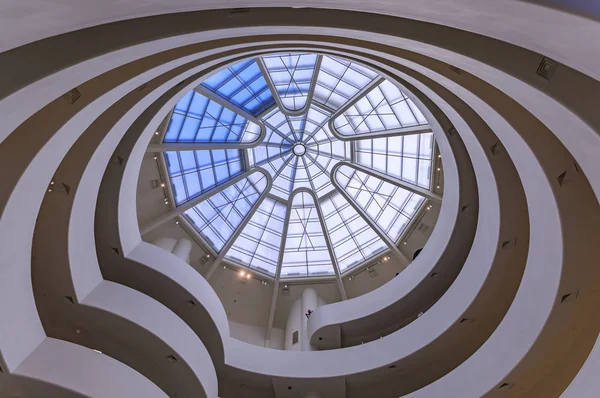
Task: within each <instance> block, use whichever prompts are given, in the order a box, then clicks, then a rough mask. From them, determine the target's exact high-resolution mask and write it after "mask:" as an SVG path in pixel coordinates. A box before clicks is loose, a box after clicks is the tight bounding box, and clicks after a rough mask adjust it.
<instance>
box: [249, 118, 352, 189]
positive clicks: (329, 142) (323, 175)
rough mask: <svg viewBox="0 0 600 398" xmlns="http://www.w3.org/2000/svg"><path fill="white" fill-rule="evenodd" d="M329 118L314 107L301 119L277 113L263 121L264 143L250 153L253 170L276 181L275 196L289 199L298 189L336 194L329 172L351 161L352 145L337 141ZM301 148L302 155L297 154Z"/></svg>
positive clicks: (274, 186)
mask: <svg viewBox="0 0 600 398" xmlns="http://www.w3.org/2000/svg"><path fill="white" fill-rule="evenodd" d="M329 117H330V114H329V113H328V112H327V111H324V110H322V109H320V108H317V107H315V106H311V107H310V108H309V109H308V111H307V113H306V114H304V115H302V116H287V115H285V114H284V113H283V112H281V110H279V109H274V110H273V111H271V112H269V113H268V114H267V115H265V116H264V117H263V118H262V122H263V123H264V124H265V126H266V128H267V136H266V139H265V141H263V143H261V144H260V145H258V146H257V147H255V148H252V149H249V150H248V156H249V162H250V166H262V167H263V168H264V169H265V170H267V171H268V172H269V173H270V174H271V177H273V189H272V193H273V194H274V195H276V196H277V197H279V198H281V199H284V200H286V199H288V198H289V195H290V193H291V192H292V191H293V190H294V189H297V188H303V187H304V188H309V189H312V190H313V191H314V192H315V193H316V194H317V196H318V197H322V196H323V195H326V194H327V193H329V192H331V191H332V190H333V186H332V185H331V179H330V172H331V169H332V168H333V166H334V165H336V164H337V163H338V162H340V161H342V160H349V159H350V144H349V143H345V142H342V141H339V140H338V139H337V138H335V137H334V136H333V135H332V134H331V132H330V131H329V128H328V126H327V121H328V120H329ZM298 145H299V146H301V147H302V149H301V151H297V153H301V155H297V154H295V153H294V150H293V149H294V147H295V146H298Z"/></svg>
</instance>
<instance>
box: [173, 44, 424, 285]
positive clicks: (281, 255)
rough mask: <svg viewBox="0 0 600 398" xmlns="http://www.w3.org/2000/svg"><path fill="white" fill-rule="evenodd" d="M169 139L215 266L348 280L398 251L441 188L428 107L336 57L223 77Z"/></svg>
mask: <svg viewBox="0 0 600 398" xmlns="http://www.w3.org/2000/svg"><path fill="white" fill-rule="evenodd" d="M163 143H164V148H165V149H164V150H163V152H164V156H163V159H164V161H165V166H166V170H167V172H168V176H169V180H170V184H169V186H170V190H171V193H172V197H173V199H174V202H175V204H176V206H183V207H182V209H184V210H182V213H183V216H184V218H185V220H186V221H187V223H188V224H189V225H190V226H191V227H192V228H193V230H194V231H195V232H196V233H197V235H198V238H199V239H200V240H202V241H203V242H204V243H205V244H206V247H207V248H208V250H209V251H210V252H212V253H213V254H214V256H215V261H217V262H222V261H225V262H228V263H232V264H236V265H237V266H240V267H245V268H250V269H253V270H255V271H258V272H261V273H264V274H266V275H268V276H271V277H276V278H294V277H327V276H334V275H338V276H339V275H341V274H343V273H345V272H348V271H351V270H352V269H354V268H355V267H357V266H360V265H362V264H365V263H368V262H370V261H373V260H374V259H376V257H377V256H380V255H383V254H384V253H387V252H389V251H392V252H398V250H397V248H396V247H395V246H397V245H398V244H399V243H401V241H402V238H403V236H404V235H405V234H406V232H407V228H408V226H409V224H410V223H411V220H412V219H414V218H415V216H416V215H417V214H418V213H419V212H420V211H421V210H422V209H423V208H424V207H425V203H426V202H427V196H428V192H431V173H432V157H433V150H434V140H433V134H432V133H431V130H430V129H429V125H428V123H427V120H426V119H425V117H424V116H423V114H422V113H421V111H420V110H419V109H418V108H417V106H416V105H415V104H414V103H413V102H412V101H411V100H410V98H409V97H408V96H407V94H406V93H404V92H402V90H401V89H399V88H398V87H397V85H395V84H394V83H393V82H391V81H388V80H386V79H385V78H384V77H382V76H380V75H379V74H378V73H376V72H375V71H373V70H371V69H368V68H366V67H364V66H362V65H359V64H357V63H354V62H351V61H349V60H346V59H343V58H337V57H332V56H327V55H319V54H310V53H280V54H272V55H266V56H262V57H258V58H253V59H247V60H244V61H241V62H238V63H236V64H233V65H230V66H228V67H226V68H224V69H222V70H220V71H217V72H216V73H214V74H212V75H211V76H209V77H208V78H207V79H206V80H205V81H204V82H202V83H201V84H200V85H199V86H198V87H197V88H196V89H194V90H193V91H191V92H190V93H187V94H186V95H185V96H184V97H183V98H182V99H181V100H180V101H179V102H178V103H177V105H176V106H175V108H174V110H173V112H172V113H171V115H170V121H169V124H168V126H167V128H166V131H165V133H164V136H163ZM173 145H175V146H176V148H174V146H173Z"/></svg>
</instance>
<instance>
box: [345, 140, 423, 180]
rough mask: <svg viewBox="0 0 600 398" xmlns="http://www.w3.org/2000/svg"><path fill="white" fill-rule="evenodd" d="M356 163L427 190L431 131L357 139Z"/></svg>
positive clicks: (355, 149) (355, 146)
mask: <svg viewBox="0 0 600 398" xmlns="http://www.w3.org/2000/svg"><path fill="white" fill-rule="evenodd" d="M354 151H355V155H356V156H355V160H356V163H358V164H360V165H363V166H365V167H368V168H370V169H373V170H376V171H379V172H382V173H385V174H387V175H389V176H390V177H394V178H398V179H400V180H402V181H406V182H408V183H411V184H415V185H418V186H420V187H423V188H426V189H429V188H430V187H431V165H432V154H433V133H423V134H412V135H405V136H398V137H384V138H375V139H372V140H360V141H355V143H354Z"/></svg>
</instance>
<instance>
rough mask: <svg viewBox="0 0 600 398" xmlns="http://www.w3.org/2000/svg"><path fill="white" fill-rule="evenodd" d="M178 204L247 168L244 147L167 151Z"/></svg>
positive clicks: (172, 186) (166, 156)
mask: <svg viewBox="0 0 600 398" xmlns="http://www.w3.org/2000/svg"><path fill="white" fill-rule="evenodd" d="M165 162H166V166H167V171H168V173H169V179H170V180H171V189H172V190H173V197H174V198H175V204H177V205H178V206H179V205H181V204H183V203H185V202H187V201H189V200H191V199H193V198H195V197H196V196H198V195H200V194H202V193H204V192H206V191H208V190H209V189H212V188H214V187H216V186H218V185H220V184H222V183H224V182H227V181H228V180H230V179H231V178H233V177H235V176H236V175H238V174H240V173H241V172H242V171H243V167H244V166H243V160H242V151H241V150H240V149H227V150H225V149H213V150H201V151H177V152H175V151H169V152H165Z"/></svg>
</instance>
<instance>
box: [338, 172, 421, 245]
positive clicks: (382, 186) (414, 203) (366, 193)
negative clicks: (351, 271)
mask: <svg viewBox="0 0 600 398" xmlns="http://www.w3.org/2000/svg"><path fill="white" fill-rule="evenodd" d="M334 178H335V179H336V181H337V182H338V184H339V185H340V189H342V190H344V191H345V192H347V193H348V195H349V196H350V197H351V199H352V201H353V202H354V203H355V204H356V205H358V207H360V208H361V210H362V211H363V212H364V213H365V214H366V215H367V216H368V217H369V218H370V219H371V220H373V221H374V222H375V223H377V225H378V226H379V227H380V228H381V229H382V230H383V231H384V232H385V234H386V235H387V236H388V237H389V238H390V239H391V240H392V241H393V242H395V243H398V242H399V240H400V237H401V235H402V233H403V232H404V230H405V229H406V227H407V226H408V224H409V222H410V220H412V218H413V217H414V216H415V215H416V214H417V211H418V210H419V208H420V207H421V206H422V204H423V202H424V200H425V199H424V198H423V197H422V196H420V195H417V194H415V193H412V192H410V191H407V190H406V189H403V188H400V187H399V186H396V185H394V184H390V183H389V182H386V181H383V180H381V179H379V178H377V177H375V176H372V175H369V174H367V173H364V172H362V171H358V170H356V169H354V168H352V167H349V166H345V165H344V166H341V167H340V168H338V169H337V171H336V173H335V177H334Z"/></svg>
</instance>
